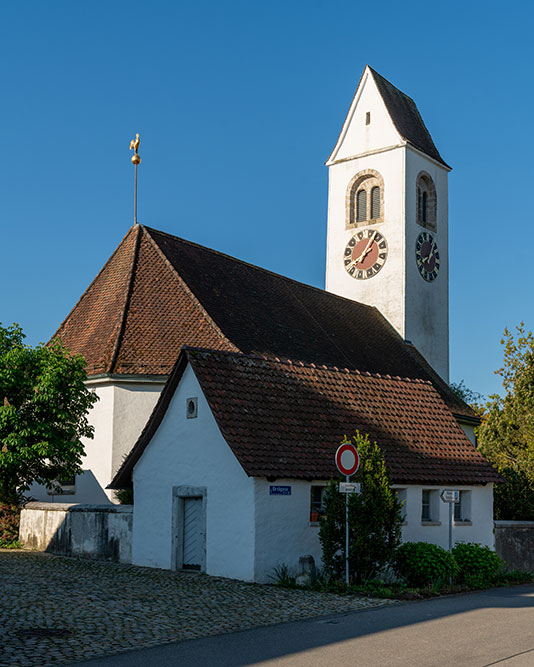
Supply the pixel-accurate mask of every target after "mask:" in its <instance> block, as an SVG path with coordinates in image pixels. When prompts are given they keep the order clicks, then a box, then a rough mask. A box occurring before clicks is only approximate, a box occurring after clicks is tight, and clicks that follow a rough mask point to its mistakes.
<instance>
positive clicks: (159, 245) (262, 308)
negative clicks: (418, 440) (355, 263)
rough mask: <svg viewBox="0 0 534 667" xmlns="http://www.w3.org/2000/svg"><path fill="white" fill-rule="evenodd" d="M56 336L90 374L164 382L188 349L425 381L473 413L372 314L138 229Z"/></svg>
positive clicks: (462, 411) (455, 406) (461, 410)
mask: <svg viewBox="0 0 534 667" xmlns="http://www.w3.org/2000/svg"><path fill="white" fill-rule="evenodd" d="M54 337H55V338H60V339H61V340H62V341H63V342H64V344H65V345H66V346H67V347H68V348H69V349H70V350H71V351H72V352H75V353H79V354H82V355H83V356H84V357H85V359H86V361H87V370H88V373H89V375H92V376H95V375H102V374H105V375H110V374H113V375H118V376H121V375H122V376H125V375H143V376H150V375H156V376H165V375H168V374H169V373H170V372H171V370H172V368H173V366H174V363H175V362H176V360H177V358H178V356H179V354H180V349H181V347H182V346H183V345H189V346H193V347H203V348H209V349H215V350H225V351H229V352H243V353H246V354H256V355H262V356H265V357H267V358H282V359H293V360H299V361H302V362H305V363H310V364H318V365H323V364H324V365H327V366H333V367H340V368H350V369H357V370H359V371H361V372H371V373H381V374H388V375H397V376H400V377H408V378H413V379H422V380H430V381H431V382H432V384H433V385H434V386H435V387H436V389H437V390H438V392H439V393H440V394H441V395H442V397H443V398H444V399H445V402H446V403H447V405H448V406H449V407H450V409H451V410H452V411H453V412H454V413H455V414H458V415H464V416H466V417H473V413H472V411H471V409H470V408H469V407H468V406H467V405H465V403H464V402H463V401H461V400H460V399H459V398H457V397H456V396H455V394H453V393H452V392H451V390H450V389H449V387H448V385H447V384H446V383H445V382H443V380H442V379H441V378H440V377H439V376H438V375H437V374H436V373H435V372H434V371H433V370H432V368H431V367H430V366H428V365H427V364H426V363H425V362H424V360H423V359H422V358H421V357H420V355H419V354H418V353H417V352H416V351H415V350H413V349H412V347H411V346H410V345H407V344H406V343H405V342H404V340H403V339H402V338H401V337H400V336H399V334H398V333H397V332H396V331H395V329H394V328H393V327H392V326H391V325H390V324H389V322H388V321H387V320H386V319H385V318H384V317H383V316H382V315H381V313H380V312H379V311H378V310H377V309H376V308H374V307H372V306H366V305H364V304H361V303H358V302H356V301H352V300H350V299H345V298H343V297H340V296H337V295H335V294H332V293H330V292H325V291H324V290H321V289H318V288H315V287H311V286H310V285H305V284H303V283H299V282H297V281H296V280H291V279H290V278H286V277H284V276H280V275H278V274H275V273H272V272H271V271H266V270H265V269H261V268H259V267H257V266H254V265H252V264H247V263H246V262H242V261H240V260H238V259H234V258H233V257H229V256H228V255H224V254H223V253H220V252H217V251H215V250H210V249H209V248H205V247H203V246H200V245H197V244H196V243H191V242H190V241H185V240H183V239H180V238H178V237H176V236H171V235H170V234H166V233H164V232H160V231H157V230H155V229H151V228H149V227H144V226H142V225H134V227H132V228H131V229H130V230H129V232H128V233H127V234H126V236H125V237H124V239H123V240H122V242H121V243H120V245H119V246H118V248H117V249H116V250H115V252H114V253H113V255H112V256H111V257H110V259H109V260H108V262H107V263H106V264H105V266H104V268H103V269H102V270H101V271H100V273H99V274H98V275H97V277H96V278H95V279H94V281H93V282H92V283H91V285H90V286H89V287H88V288H87V290H86V291H85V292H84V294H83V295H82V297H81V298H80V300H79V301H78V303H77V304H76V305H75V306H74V308H73V309H72V311H71V312H70V313H69V315H68V316H67V318H66V319H65V321H64V322H63V323H62V325H61V326H60V327H59V329H58V330H57V332H56V333H55V334H54Z"/></svg>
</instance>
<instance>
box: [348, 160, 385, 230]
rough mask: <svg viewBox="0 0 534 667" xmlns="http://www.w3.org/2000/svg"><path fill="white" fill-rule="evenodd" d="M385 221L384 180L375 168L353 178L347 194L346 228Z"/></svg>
mask: <svg viewBox="0 0 534 667" xmlns="http://www.w3.org/2000/svg"><path fill="white" fill-rule="evenodd" d="M377 222H384V181H383V179H382V176H381V175H380V174H379V173H378V172H377V171H374V170H373V169H368V170H366V171H361V172H359V173H358V174H356V176H355V177H354V178H353V179H352V181H351V182H350V183H349V187H348V188H347V194H346V225H345V226H346V228H347V229H349V228H351V227H360V226H364V225H372V224H375V223H377Z"/></svg>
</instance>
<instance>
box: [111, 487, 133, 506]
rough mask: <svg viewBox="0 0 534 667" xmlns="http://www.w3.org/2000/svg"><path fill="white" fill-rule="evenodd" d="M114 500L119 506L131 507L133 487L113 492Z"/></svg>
mask: <svg viewBox="0 0 534 667" xmlns="http://www.w3.org/2000/svg"><path fill="white" fill-rule="evenodd" d="M115 498H116V499H117V500H118V501H119V503H120V504H121V505H133V502H134V497H133V487H130V488H127V489H118V490H117V491H115Z"/></svg>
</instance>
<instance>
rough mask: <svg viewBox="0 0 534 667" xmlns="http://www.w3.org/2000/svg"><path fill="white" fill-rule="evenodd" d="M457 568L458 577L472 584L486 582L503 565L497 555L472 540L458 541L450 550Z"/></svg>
mask: <svg viewBox="0 0 534 667" xmlns="http://www.w3.org/2000/svg"><path fill="white" fill-rule="evenodd" d="M452 553H453V556H454V558H455V560H456V563H457V565H458V569H459V577H460V579H461V580H462V581H464V582H465V583H467V584H470V585H471V584H472V585H474V586H476V585H478V584H483V583H487V581H488V579H491V578H492V577H495V575H497V574H498V573H499V571H500V570H501V569H502V568H503V566H504V561H502V560H501V559H500V558H499V556H498V555H497V554H496V553H495V551H492V550H491V549H490V548H489V547H485V546H484V547H483V546H482V545H481V544H475V543H474V542H458V543H457V544H456V545H455V547H454V548H453V550H452Z"/></svg>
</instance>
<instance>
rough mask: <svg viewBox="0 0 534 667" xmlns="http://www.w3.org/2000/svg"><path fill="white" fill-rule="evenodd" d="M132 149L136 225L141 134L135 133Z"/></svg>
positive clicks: (135, 221) (135, 218) (131, 144)
mask: <svg viewBox="0 0 534 667" xmlns="http://www.w3.org/2000/svg"><path fill="white" fill-rule="evenodd" d="M130 150H131V151H134V154H133V155H132V163H133V164H134V165H135V185H134V225H136V224H137V167H138V165H140V164H141V156H140V155H139V134H136V135H135V139H132V140H131V141H130Z"/></svg>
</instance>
